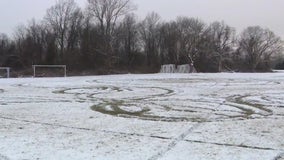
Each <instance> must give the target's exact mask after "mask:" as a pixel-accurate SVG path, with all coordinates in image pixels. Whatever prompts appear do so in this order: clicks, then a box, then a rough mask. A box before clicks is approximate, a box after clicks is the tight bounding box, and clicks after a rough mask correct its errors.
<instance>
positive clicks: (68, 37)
mask: <svg viewBox="0 0 284 160" xmlns="http://www.w3.org/2000/svg"><path fill="white" fill-rule="evenodd" d="M82 19H83V14H82V13H81V10H80V8H79V7H78V5H77V4H76V3H75V2H74V0H58V1H57V3H56V4H55V5H54V6H52V7H51V8H50V9H48V10H47V13H46V16H45V20H46V22H47V23H48V24H49V26H50V28H51V29H52V31H53V32H54V33H55V35H56V42H57V43H58V46H59V48H60V57H61V61H66V55H65V54H66V50H68V49H70V48H72V47H73V46H74V45H75V39H76V37H77V35H76V34H78V32H79V31H78V30H79V28H80V25H81V21H82Z"/></svg>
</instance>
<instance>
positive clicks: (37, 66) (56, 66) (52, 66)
mask: <svg viewBox="0 0 284 160" xmlns="http://www.w3.org/2000/svg"><path fill="white" fill-rule="evenodd" d="M32 67H33V72H34V77H36V68H63V69H64V77H67V71H66V68H67V67H66V65H33V66H32Z"/></svg>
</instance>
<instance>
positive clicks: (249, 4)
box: [0, 0, 284, 39]
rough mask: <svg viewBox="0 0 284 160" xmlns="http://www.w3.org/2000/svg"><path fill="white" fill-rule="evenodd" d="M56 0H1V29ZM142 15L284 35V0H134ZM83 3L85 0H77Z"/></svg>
mask: <svg viewBox="0 0 284 160" xmlns="http://www.w3.org/2000/svg"><path fill="white" fill-rule="evenodd" d="M55 1H56V0H0V22H1V23H0V32H2V33H3V32H4V33H8V34H9V35H11V34H12V33H13V31H14V30H15V27H16V26H17V25H19V24H26V23H27V21H28V20H30V19H32V18H35V19H41V18H42V17H43V16H44V15H45V12H46V9H47V8H49V7H50V6H51V5H53V4H54V3H55ZM132 1H133V3H134V4H136V5H137V7H138V10H137V11H136V14H137V15H138V16H139V17H141V18H143V17H145V16H146V15H147V13H149V12H151V11H155V12H157V13H159V14H160V15H161V17H162V19H163V20H173V19H175V18H176V17H177V16H190V17H198V18H200V19H202V20H203V21H205V22H206V23H210V22H213V21H215V20H224V21H225V22H226V23H227V24H229V25H231V26H232V27H235V28H236V29H237V30H238V31H241V30H242V29H243V28H245V27H247V26H251V25H260V26H262V27H268V28H270V29H271V30H272V31H274V32H275V33H276V34H277V35H279V36H281V37H282V39H284V0H132ZM76 2H77V3H78V4H79V5H80V6H81V7H84V5H85V3H86V0H76Z"/></svg>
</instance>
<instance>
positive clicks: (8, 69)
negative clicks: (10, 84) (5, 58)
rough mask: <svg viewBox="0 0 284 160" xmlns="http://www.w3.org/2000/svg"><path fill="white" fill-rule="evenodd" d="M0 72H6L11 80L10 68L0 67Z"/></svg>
mask: <svg viewBox="0 0 284 160" xmlns="http://www.w3.org/2000/svg"><path fill="white" fill-rule="evenodd" d="M0 70H6V73H7V78H10V70H11V68H10V67H0Z"/></svg>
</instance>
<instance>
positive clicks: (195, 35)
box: [0, 0, 283, 74]
mask: <svg viewBox="0 0 284 160" xmlns="http://www.w3.org/2000/svg"><path fill="white" fill-rule="evenodd" d="M135 9H136V6H135V5H133V3H132V2H131V1H130V0H87V7H86V8H85V9H81V8H80V7H79V6H78V5H77V4H76V3H75V2H74V0H58V1H57V2H56V4H55V5H54V6H52V7H51V8H49V9H48V10H47V11H46V15H45V16H44V18H43V19H42V20H41V21H35V20H31V21H30V22H29V23H28V24H27V25H24V26H19V27H18V28H17V29H16V31H15V33H14V37H13V38H9V37H8V36H7V35H5V34H0V65H1V66H6V67H7V66H8V67H12V68H13V69H17V70H22V69H25V68H30V66H31V65H35V64H49V65H52V64H66V65H68V68H69V70H72V71H95V72H96V73H102V74H107V73H115V72H138V73H142V72H143V73H150V72H158V71H159V69H160V66H161V65H163V64H176V65H179V64H189V63H190V64H193V65H194V67H195V68H196V70H197V71H198V72H221V71H253V72H254V71H269V70H271V67H272V65H273V62H274V61H275V59H276V60H277V58H278V57H279V56H280V55H282V53H283V41H282V40H281V38H280V37H279V36H277V35H275V34H274V33H273V32H272V31H271V30H269V29H266V28H262V27H260V26H250V27H247V28H246V29H244V30H243V31H242V32H241V33H240V34H238V35H237V34H236V31H235V29H234V28H233V27H231V26H229V25H227V24H226V23H225V22H219V21H216V22H213V23H210V24H206V23H205V22H203V21H202V20H200V19H198V18H191V17H178V18H176V20H173V21H169V22H165V21H163V20H162V19H161V17H160V16H159V15H158V14H157V13H155V12H152V13H149V14H148V15H147V16H146V17H145V18H144V19H143V20H139V19H138V17H137V16H136V15H135V13H134V11H135ZM278 60H279V58H278ZM279 63H282V62H279Z"/></svg>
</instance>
